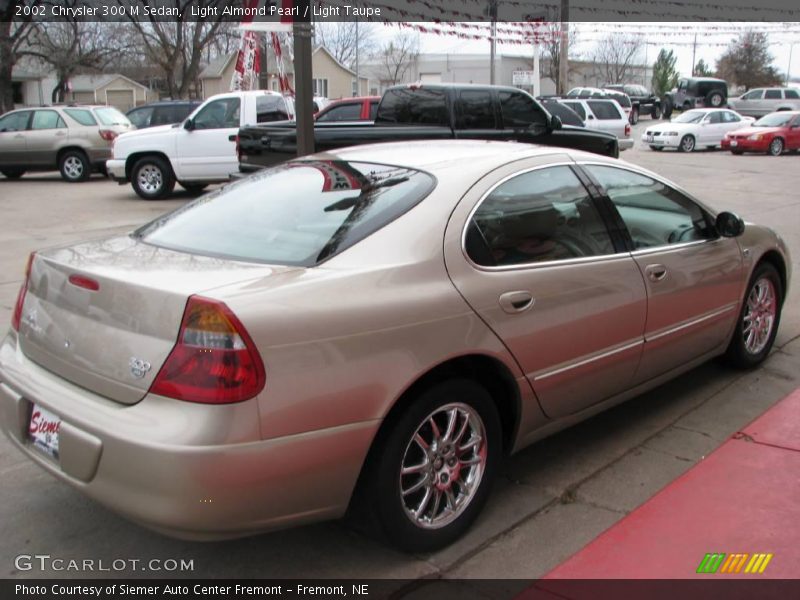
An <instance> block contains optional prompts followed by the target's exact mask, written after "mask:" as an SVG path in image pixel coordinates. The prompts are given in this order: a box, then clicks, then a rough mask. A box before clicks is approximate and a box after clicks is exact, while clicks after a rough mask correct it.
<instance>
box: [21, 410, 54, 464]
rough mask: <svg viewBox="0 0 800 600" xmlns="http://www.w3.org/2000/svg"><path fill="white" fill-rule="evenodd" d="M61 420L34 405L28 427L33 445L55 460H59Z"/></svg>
mask: <svg viewBox="0 0 800 600" xmlns="http://www.w3.org/2000/svg"><path fill="white" fill-rule="evenodd" d="M60 428H61V418H60V417H58V416H56V415H54V414H53V413H51V412H50V411H49V410H46V409H44V408H42V407H41V406H39V405H38V404H34V405H33V411H31V422H30V424H29V427H28V434H29V435H30V439H31V443H32V444H33V445H34V446H35V447H36V448H38V449H39V450H41V451H42V452H44V453H45V454H47V455H48V456H52V457H53V458H58V430H59V429H60Z"/></svg>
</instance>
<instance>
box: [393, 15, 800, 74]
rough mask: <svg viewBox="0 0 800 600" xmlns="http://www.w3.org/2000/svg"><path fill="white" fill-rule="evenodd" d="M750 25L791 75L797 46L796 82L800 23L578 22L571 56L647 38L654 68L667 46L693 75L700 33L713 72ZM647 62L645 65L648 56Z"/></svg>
mask: <svg viewBox="0 0 800 600" xmlns="http://www.w3.org/2000/svg"><path fill="white" fill-rule="evenodd" d="M423 25H424V24H423ZM748 26H750V27H755V28H757V29H759V30H769V31H770V33H769V39H770V52H771V53H772V55H773V57H774V58H775V60H774V62H773V64H774V66H775V67H776V68H777V69H778V71H779V72H780V73H781V74H784V73H785V72H786V69H787V67H788V65H789V53H790V46H791V43H792V42H794V43H795V48H794V51H793V53H792V61H791V63H792V64H791V74H792V76H794V77H800V24H798V23H787V24H781V23H731V22H726V23H687V22H683V23H661V24H658V23H631V22H626V23H572V24H571V27H574V28H576V29H577V30H578V34H577V36H578V42H579V43H578V44H577V45H576V47H575V48H574V49H573V50H571V51H570V57H572V58H584V59H589V58H591V54H592V49H593V46H594V41H593V40H596V39H597V38H599V37H602V36H604V35H607V34H608V33H609V32H612V31H613V32H619V33H620V34H630V33H634V32H638V33H640V34H642V33H645V34H646V39H648V40H649V41H650V44H648V45H647V52H646V58H647V62H648V63H649V64H652V63H653V61H654V60H655V58H656V56H657V55H658V51H659V50H660V49H661V48H662V47H663V48H667V49H671V50H674V51H675V54H676V56H677V57H678V63H677V69H678V71H679V73H680V74H681V75H689V74H690V73H691V70H692V43H693V41H694V34H695V33H698V36H697V49H696V57H695V61H698V60H700V59H701V58H702V59H703V60H705V62H706V64H709V65H710V66H711V68H712V69H713V68H714V65H715V63H716V60H717V59H718V58H719V57H720V56H721V55H722V53H723V52H724V51H725V46H726V45H727V44H728V43H729V42H730V41H731V40H732V39H733V38H735V37H737V35H736V32H737V31H738V30H740V29H742V30H743V29H745V28H747V27H748ZM378 27H380V28H382V29H383V30H382V31H381V32H380V34H379V35H380V37H381V38H384V37H387V38H388V37H391V36H392V35H394V34H396V33H397V32H398V31H407V30H406V29H401V28H399V27H398V26H397V25H379V26H378ZM687 28H688V29H687ZM465 31H469V30H465ZM420 46H421V48H420V49H421V51H422V52H442V53H470V54H472V53H478V54H481V53H485V54H486V56H487V57H488V55H489V42H488V41H478V40H474V41H473V40H462V39H459V38H458V37H455V36H446V35H435V34H425V33H421V34H420ZM498 53H500V54H516V55H519V54H522V55H526V56H531V55H532V47H531V46H519V45H513V44H506V45H498ZM641 62H642V63H643V62H645V52H644V51H643V52H642V56H641Z"/></svg>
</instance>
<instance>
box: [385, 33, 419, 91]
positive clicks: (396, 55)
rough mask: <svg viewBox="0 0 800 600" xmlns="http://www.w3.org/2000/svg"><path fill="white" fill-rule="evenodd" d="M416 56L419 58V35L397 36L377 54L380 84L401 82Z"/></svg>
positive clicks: (402, 34)
mask: <svg viewBox="0 0 800 600" xmlns="http://www.w3.org/2000/svg"><path fill="white" fill-rule="evenodd" d="M417 56H419V35H418V34H415V33H410V32H404V33H399V34H397V35H396V36H395V37H394V39H392V40H391V41H389V42H388V43H386V44H385V45H384V46H383V48H381V50H380V51H379V52H378V63H379V73H380V80H381V82H384V83H387V84H389V85H394V84H396V83H398V82H401V81H403V78H404V77H405V75H406V73H407V72H408V69H409V67H411V65H412V64H413V63H414V61H416V59H417Z"/></svg>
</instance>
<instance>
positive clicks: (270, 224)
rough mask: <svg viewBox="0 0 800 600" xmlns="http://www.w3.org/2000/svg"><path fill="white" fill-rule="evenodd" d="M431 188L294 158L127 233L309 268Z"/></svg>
mask: <svg viewBox="0 0 800 600" xmlns="http://www.w3.org/2000/svg"><path fill="white" fill-rule="evenodd" d="M435 185H436V183H435V179H434V178H433V177H432V176H431V175H429V174H427V173H423V172H421V171H416V170H414V169H408V168H404V167H395V166H389V165H381V164H372V163H357V162H346V161H335V160H331V161H327V160H326V161H297V162H291V163H287V164H285V165H281V166H278V167H274V168H272V169H266V170H265V171H262V172H260V173H258V174H256V175H253V176H251V177H248V178H246V179H243V180H241V181H239V182H236V183H234V184H231V185H228V186H226V187H224V188H222V189H220V190H217V191H216V192H212V193H210V194H207V195H205V196H203V197H202V198H199V199H198V200H196V201H195V202H192V203H191V204H188V205H186V206H184V207H182V208H180V209H178V210H177V211H174V212H172V213H170V214H168V215H166V216H164V217H161V218H158V219H156V220H155V221H152V222H151V223H149V224H147V225H145V226H144V227H142V228H140V229H139V230H137V231H136V232H135V233H134V234H133V235H134V236H135V237H138V238H140V239H142V240H143V241H144V242H146V243H148V244H153V245H155V246H161V247H164V248H170V249H173V250H178V251H183V252H190V253H192V254H203V255H207V256H219V257H224V258H230V259H233V260H243V261H255V262H263V263H269V264H275V265H297V266H303V267H311V266H314V265H317V264H319V263H321V262H323V261H324V260H326V259H328V258H330V257H332V256H335V255H336V254H338V253H339V252H341V251H343V250H345V249H346V248H349V247H350V246H353V245H354V244H357V243H358V242H359V241H361V240H362V239H364V238H365V237H367V236H368V235H371V234H372V233H374V232H376V231H377V230H379V229H380V228H381V227H383V226H384V225H386V224H387V223H390V222H391V221H393V220H394V219H396V218H397V217H399V216H400V215H402V214H404V213H405V212H407V211H408V210H410V209H411V208H412V207H413V206H415V205H416V204H417V203H419V202H420V201H421V200H422V199H423V198H424V197H425V196H427V195H428V194H429V193H430V192H431V190H432V189H433V188H434V187H435Z"/></svg>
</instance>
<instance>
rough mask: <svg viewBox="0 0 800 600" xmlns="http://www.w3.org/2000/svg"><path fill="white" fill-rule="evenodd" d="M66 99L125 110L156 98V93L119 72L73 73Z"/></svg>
mask: <svg viewBox="0 0 800 600" xmlns="http://www.w3.org/2000/svg"><path fill="white" fill-rule="evenodd" d="M70 84H71V86H72V90H71V91H70V92H68V93H67V98H66V99H67V101H68V102H69V101H74V102H80V103H83V104H108V105H109V106H114V107H116V108H118V109H119V110H121V111H122V112H125V111H127V110H129V109H131V108H133V107H134V106H139V105H141V104H147V103H148V102H152V101H154V100H157V99H158V94H156V92H154V91H153V90H151V89H150V88H148V87H147V86H144V85H142V84H141V83H138V82H136V81H134V80H133V79H128V78H127V77H125V76H124V75H120V74H119V73H112V74H110V75H75V76H74V77H72V79H70Z"/></svg>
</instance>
